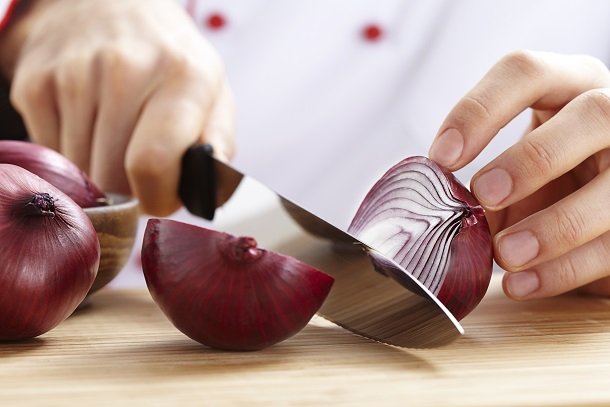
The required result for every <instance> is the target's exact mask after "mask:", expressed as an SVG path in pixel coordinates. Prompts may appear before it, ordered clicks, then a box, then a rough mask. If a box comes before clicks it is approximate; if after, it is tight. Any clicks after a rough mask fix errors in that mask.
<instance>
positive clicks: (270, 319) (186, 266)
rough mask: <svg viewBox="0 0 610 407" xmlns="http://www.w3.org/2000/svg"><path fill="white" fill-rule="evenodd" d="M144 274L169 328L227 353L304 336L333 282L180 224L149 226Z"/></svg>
mask: <svg viewBox="0 0 610 407" xmlns="http://www.w3.org/2000/svg"><path fill="white" fill-rule="evenodd" d="M142 269H143V270H144V276H145V278H146V284H147V286H148V289H149V291H150V293H151V295H152V297H153V299H154V300H155V302H156V303H157V305H158V306H159V307H160V308H161V310H162V311H163V312H164V313H165V315H166V316H167V317H168V318H169V320H170V321H171V322H172V323H173V324H174V325H175V326H176V328H178V329H179V330H180V331H182V332H183V333H184V334H185V335H187V336H189V337H190V338H192V339H194V340H196V341H198V342H200V343H202V344H205V345H207V346H210V347H213V348H217V349H226V350H256V349H262V348H265V347H268V346H271V345H273V344H275V343H277V342H280V341H282V340H284V339H287V338H289V337H291V336H292V335H294V334H296V333H297V332H299V331H300V330H301V329H303V327H305V325H307V323H308V322H309V320H310V319H311V317H312V316H313V315H314V314H315V313H316V312H317V311H318V309H319V308H320V307H321V306H322V303H323V302H324V300H325V299H326V296H327V295H328V293H329V291H330V288H331V286H332V284H333V281H334V280H333V278H332V277H330V276H328V275H326V274H324V273H322V272H321V271H319V270H317V269H315V268H313V267H311V266H309V265H307V264H305V263H302V262H300V261H298V260H297V259H294V258H292V257H288V256H283V255H281V254H278V253H274V252H272V251H267V250H264V249H261V248H258V247H257V243H256V241H255V240H254V239H253V238H251V237H236V236H233V235H230V234H227V233H223V232H218V231H214V230H210V229H205V228H202V227H198V226H194V225H189V224H186V223H181V222H177V221H173V220H167V219H165V220H163V219H150V220H149V221H148V224H147V225H146V230H145V232H144V242H143V245H142Z"/></svg>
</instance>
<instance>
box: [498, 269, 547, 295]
mask: <svg viewBox="0 0 610 407" xmlns="http://www.w3.org/2000/svg"><path fill="white" fill-rule="evenodd" d="M539 287H540V280H539V279H538V274H536V272H535V271H521V272H519V273H510V274H509V275H508V276H507V277H506V289H507V290H508V293H509V294H510V295H511V296H512V297H516V298H523V297H527V296H528V295H530V294H531V293H533V292H534V291H536V290H537V289H538V288H539Z"/></svg>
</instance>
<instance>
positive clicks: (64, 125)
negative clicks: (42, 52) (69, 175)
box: [57, 60, 97, 174]
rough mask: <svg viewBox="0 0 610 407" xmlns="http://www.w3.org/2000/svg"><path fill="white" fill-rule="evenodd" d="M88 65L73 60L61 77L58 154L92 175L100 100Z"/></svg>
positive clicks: (82, 61)
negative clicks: (91, 160)
mask: <svg viewBox="0 0 610 407" xmlns="http://www.w3.org/2000/svg"><path fill="white" fill-rule="evenodd" d="M88 65H89V64H88V63H87V62H86V61H85V60H71V61H70V63H67V64H65V65H64V67H63V68H62V70H61V71H60V72H59V73H58V78H57V83H58V87H57V90H58V95H57V100H58V105H59V106H58V107H59V113H60V118H61V129H60V130H59V151H60V152H61V153H62V154H63V155H64V156H65V157H66V158H68V159H69V160H71V161H72V162H73V163H75V164H76V165H77V166H78V167H79V168H80V169H81V170H83V171H85V172H86V173H88V174H89V173H90V152H91V139H92V137H93V134H92V133H93V123H94V119H95V100H96V99H97V98H96V97H95V95H94V90H93V81H92V80H91V77H90V76H89V72H90V69H89V66H88Z"/></svg>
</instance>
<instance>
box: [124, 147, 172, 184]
mask: <svg viewBox="0 0 610 407" xmlns="http://www.w3.org/2000/svg"><path fill="white" fill-rule="evenodd" d="M169 155H170V154H169V153H168V151H167V149H165V148H164V147H163V146H161V145H158V144H152V143H151V144H149V145H147V146H145V147H143V148H140V149H139V150H138V151H133V152H131V153H130V154H127V156H126V158H125V170H126V172H127V174H128V177H129V179H130V180H132V181H133V182H134V183H135V184H138V183H140V182H142V181H145V182H147V183H148V182H150V181H151V180H152V181H155V180H160V179H162V178H163V177H164V176H166V175H167V174H168V173H171V172H170V170H171V169H172V160H171V159H170V156H169Z"/></svg>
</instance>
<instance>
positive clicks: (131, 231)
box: [84, 194, 138, 295]
mask: <svg viewBox="0 0 610 407" xmlns="http://www.w3.org/2000/svg"><path fill="white" fill-rule="evenodd" d="M107 197H108V200H109V202H110V204H109V205H107V206H98V207H94V208H85V209H84V211H85V213H86V214H87V216H89V219H91V223H93V227H94V228H95V230H96V231H97V236H98V239H99V241H100V248H101V256H100V266H99V268H98V271H97V277H96V278H95V281H94V282H93V286H92V287H91V289H90V290H89V293H88V295H91V294H93V293H94V292H96V291H97V290H99V289H100V288H102V287H104V286H105V285H107V284H108V283H109V282H111V281H112V280H113V279H114V278H115V277H116V276H117V275H118V274H119V272H120V271H121V269H122V268H123V267H124V266H125V263H126V262H127V260H128V259H129V255H130V254H131V250H132V249H133V244H134V241H135V239H136V233H137V230H138V200H137V199H135V198H132V197H129V196H124V195H119V194H108V195H107Z"/></svg>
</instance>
